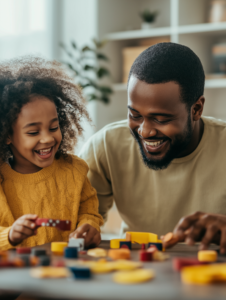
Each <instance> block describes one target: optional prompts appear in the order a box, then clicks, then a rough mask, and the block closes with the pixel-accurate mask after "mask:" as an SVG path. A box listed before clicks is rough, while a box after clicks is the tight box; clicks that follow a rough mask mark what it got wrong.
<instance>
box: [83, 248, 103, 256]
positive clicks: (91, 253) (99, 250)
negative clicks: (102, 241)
mask: <svg viewBox="0 0 226 300" xmlns="http://www.w3.org/2000/svg"><path fill="white" fill-rule="evenodd" d="M87 254H88V255H89V256H93V257H106V256H107V251H106V250H105V249H102V248H94V249H89V250H88V251H87Z"/></svg>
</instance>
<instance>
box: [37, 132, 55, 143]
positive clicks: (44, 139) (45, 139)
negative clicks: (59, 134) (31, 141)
mask: <svg viewBox="0 0 226 300" xmlns="http://www.w3.org/2000/svg"><path fill="white" fill-rule="evenodd" d="M52 142H54V137H53V136H52V135H51V133H50V132H45V133H43V134H42V136H41V139H40V143H42V144H50V143H52Z"/></svg>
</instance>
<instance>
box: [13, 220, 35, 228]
mask: <svg viewBox="0 0 226 300" xmlns="http://www.w3.org/2000/svg"><path fill="white" fill-rule="evenodd" d="M17 224H18V225H22V226H25V227H27V228H30V229H32V230H33V229H34V228H35V227H36V224H35V223H34V222H32V221H30V220H27V219H20V220H18V221H17Z"/></svg>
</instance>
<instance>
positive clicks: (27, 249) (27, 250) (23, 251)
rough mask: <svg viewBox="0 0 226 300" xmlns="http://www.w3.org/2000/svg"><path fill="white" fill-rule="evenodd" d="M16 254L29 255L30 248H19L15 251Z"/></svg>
mask: <svg viewBox="0 0 226 300" xmlns="http://www.w3.org/2000/svg"><path fill="white" fill-rule="evenodd" d="M16 253H17V254H30V253H31V248H28V247H19V248H17V249H16Z"/></svg>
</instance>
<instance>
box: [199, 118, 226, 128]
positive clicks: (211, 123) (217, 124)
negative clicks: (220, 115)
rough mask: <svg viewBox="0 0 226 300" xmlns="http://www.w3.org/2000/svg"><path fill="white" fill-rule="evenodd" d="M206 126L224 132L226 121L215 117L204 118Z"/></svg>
mask: <svg viewBox="0 0 226 300" xmlns="http://www.w3.org/2000/svg"><path fill="white" fill-rule="evenodd" d="M202 120H203V121H204V124H205V125H206V126H207V127H209V128H211V127H212V128H215V129H216V130H224V129H225V128H226V121H223V120H220V119H216V118H213V117H202Z"/></svg>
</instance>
